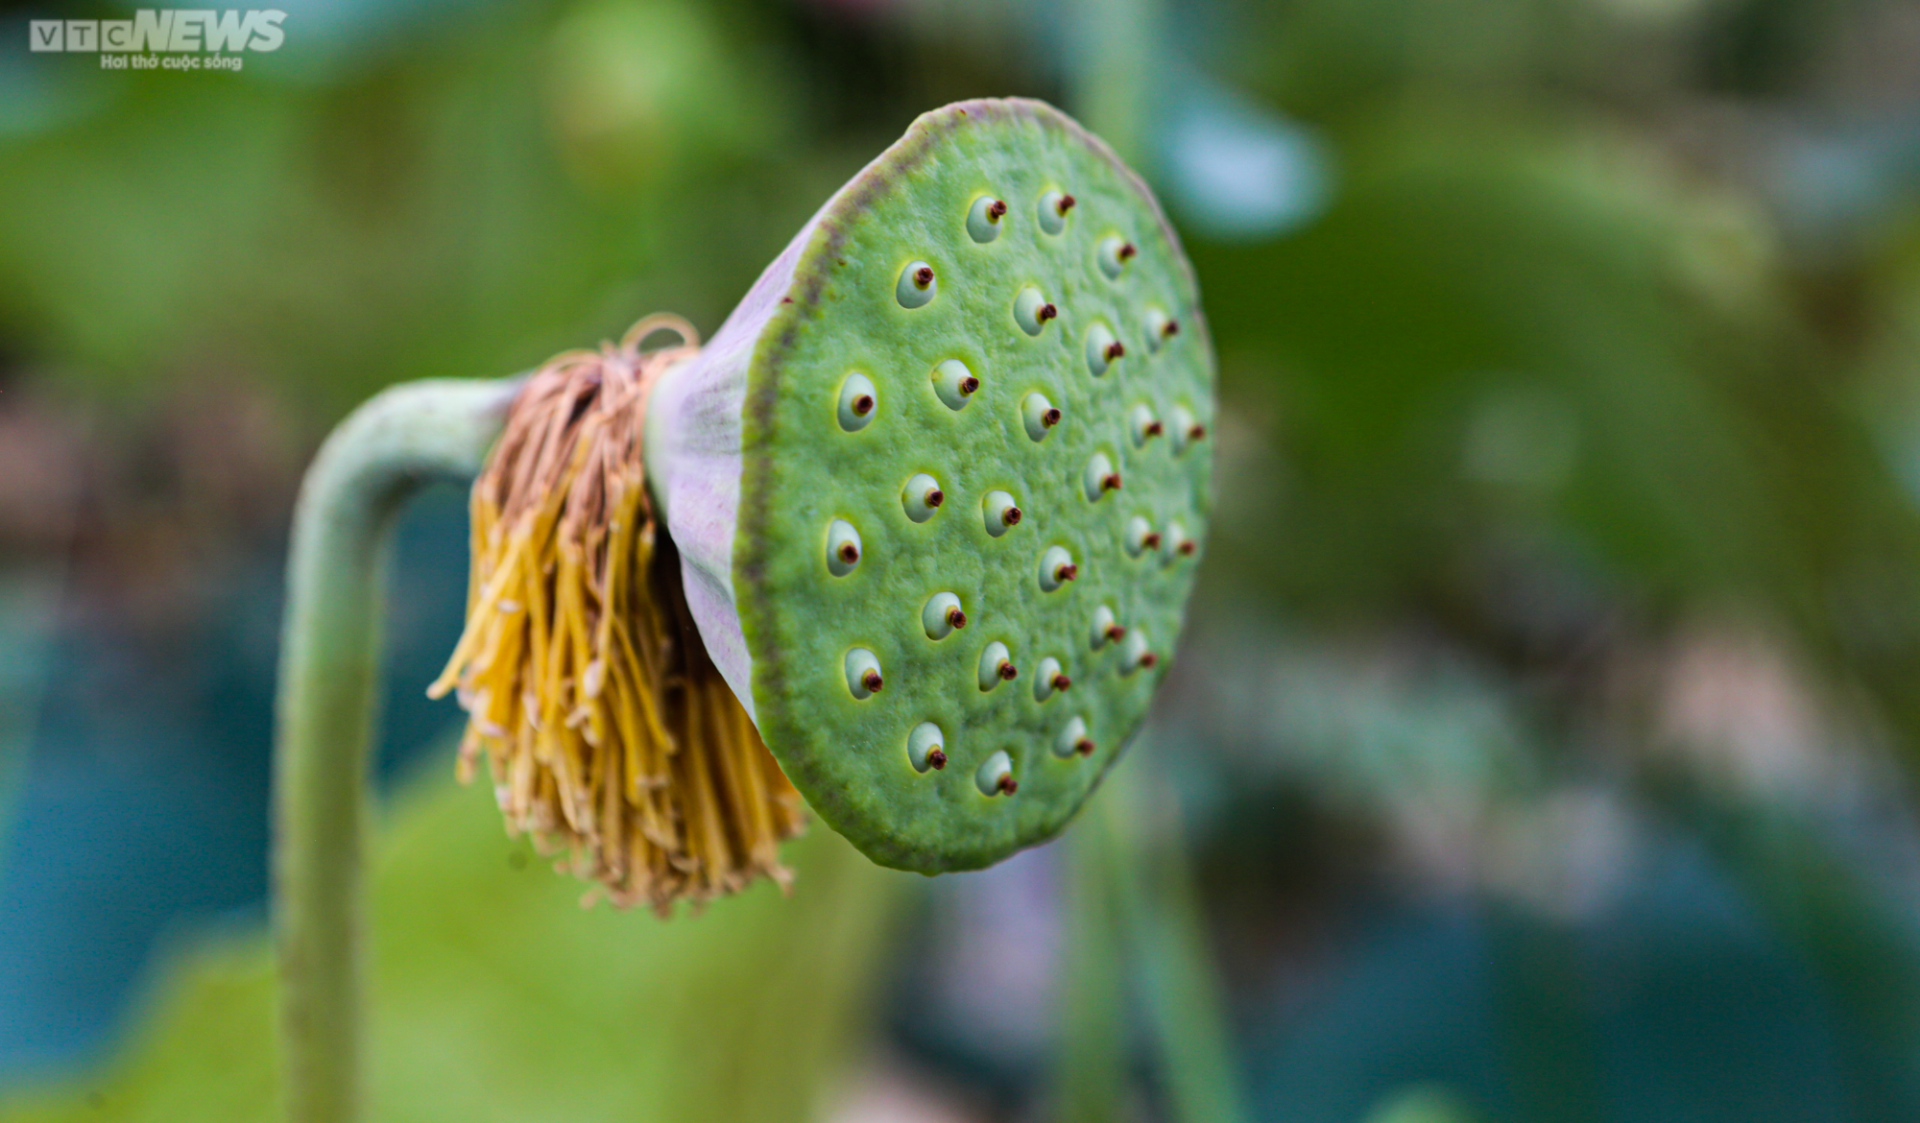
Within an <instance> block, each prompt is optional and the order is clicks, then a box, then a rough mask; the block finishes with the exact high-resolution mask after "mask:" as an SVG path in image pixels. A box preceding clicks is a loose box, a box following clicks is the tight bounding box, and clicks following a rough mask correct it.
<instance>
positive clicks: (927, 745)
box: [907, 721, 947, 772]
mask: <svg viewBox="0 0 1920 1123" xmlns="http://www.w3.org/2000/svg"><path fill="white" fill-rule="evenodd" d="M946 740H947V737H946V734H944V733H942V732H940V727H939V726H937V725H935V724H933V723H932V722H930V721H923V722H921V723H920V724H919V725H916V726H914V727H913V732H912V733H909V734H907V760H908V761H909V762H911V763H912V765H913V770H914V771H915V772H925V771H926V770H927V769H929V768H931V769H934V770H935V771H938V770H940V769H942V768H945V767H946V766H947V750H946Z"/></svg>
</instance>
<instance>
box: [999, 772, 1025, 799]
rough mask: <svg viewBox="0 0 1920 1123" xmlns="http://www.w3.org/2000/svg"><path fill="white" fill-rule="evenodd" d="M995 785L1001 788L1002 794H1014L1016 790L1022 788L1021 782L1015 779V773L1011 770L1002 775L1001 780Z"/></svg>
mask: <svg viewBox="0 0 1920 1123" xmlns="http://www.w3.org/2000/svg"><path fill="white" fill-rule="evenodd" d="M995 786H996V787H998V788H999V789H1000V794H1001V795H1012V794H1013V793H1014V792H1017V791H1019V790H1020V782H1019V781H1018V780H1015V779H1014V778H1013V774H1012V773H1010V772H1009V773H1006V774H1004V775H1002V776H1001V777H1000V782H999V783H998V784H996V785H995Z"/></svg>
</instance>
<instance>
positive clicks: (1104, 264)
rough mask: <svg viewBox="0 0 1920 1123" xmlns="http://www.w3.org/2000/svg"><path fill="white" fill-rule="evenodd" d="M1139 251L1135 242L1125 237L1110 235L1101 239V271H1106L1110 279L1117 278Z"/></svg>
mask: <svg viewBox="0 0 1920 1123" xmlns="http://www.w3.org/2000/svg"><path fill="white" fill-rule="evenodd" d="M1137 252H1138V251H1137V250H1136V249H1135V248H1134V244H1133V243H1132V242H1129V241H1127V240H1126V239H1124V238H1120V237H1115V236H1108V237H1106V238H1102V239H1100V249H1099V257H1100V272H1102V273H1105V274H1106V275H1107V279H1108V280H1110V281H1111V280H1117V279H1118V278H1119V276H1120V272H1121V270H1123V269H1125V268H1126V267H1127V262H1129V261H1132V260H1133V258H1134V255H1135V254H1136V253H1137Z"/></svg>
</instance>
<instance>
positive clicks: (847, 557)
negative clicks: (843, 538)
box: [840, 542, 860, 565]
mask: <svg viewBox="0 0 1920 1123" xmlns="http://www.w3.org/2000/svg"><path fill="white" fill-rule="evenodd" d="M840 560H841V561H843V562H846V563H847V564H848V565H852V564H853V563H854V562H857V561H859V560H860V547H858V546H856V545H854V544H853V543H851V542H842V543H841V544H840Z"/></svg>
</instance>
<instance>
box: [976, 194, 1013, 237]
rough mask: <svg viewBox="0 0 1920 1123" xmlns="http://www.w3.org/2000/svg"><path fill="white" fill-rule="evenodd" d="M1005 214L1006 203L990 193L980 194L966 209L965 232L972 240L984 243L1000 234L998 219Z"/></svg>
mask: <svg viewBox="0 0 1920 1123" xmlns="http://www.w3.org/2000/svg"><path fill="white" fill-rule="evenodd" d="M1006 214H1007V205H1006V204H1005V203H1003V202H1001V201H1000V200H998V199H995V198H993V197H992V196H990V195H982V196H980V197H979V198H978V199H975V200H974V201H973V207H972V208H971V209H969V210H968V211H967V233H968V234H971V235H972V236H973V240H974V241H976V242H979V243H980V244H981V245H985V244H986V243H988V242H991V241H993V240H994V239H995V238H998V237H999V236H1000V220H1001V219H1002V218H1005V217H1006Z"/></svg>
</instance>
